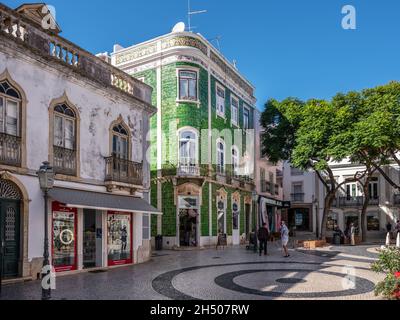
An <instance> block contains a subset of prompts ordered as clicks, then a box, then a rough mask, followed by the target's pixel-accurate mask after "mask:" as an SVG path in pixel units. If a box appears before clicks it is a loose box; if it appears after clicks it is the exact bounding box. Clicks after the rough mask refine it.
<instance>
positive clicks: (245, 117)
mask: <svg viewBox="0 0 400 320" xmlns="http://www.w3.org/2000/svg"><path fill="white" fill-rule="evenodd" d="M243 129H244V130H247V129H250V112H249V110H248V109H247V108H244V109H243Z"/></svg>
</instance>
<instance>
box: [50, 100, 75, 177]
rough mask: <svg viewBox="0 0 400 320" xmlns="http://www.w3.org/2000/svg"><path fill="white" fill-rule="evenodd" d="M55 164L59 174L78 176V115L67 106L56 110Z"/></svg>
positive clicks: (58, 106)
mask: <svg viewBox="0 0 400 320" xmlns="http://www.w3.org/2000/svg"><path fill="white" fill-rule="evenodd" d="M53 125H54V127H53V129H54V130H53V131H54V132H53V153H54V157H53V162H54V163H53V164H54V168H55V171H56V172H57V173H61V174H66V175H75V174H76V167H77V166H76V164H77V161H76V115H75V112H74V111H73V110H72V109H71V108H70V107H69V106H68V105H67V104H66V103H63V104H59V105H56V106H55V108H54V124H53Z"/></svg>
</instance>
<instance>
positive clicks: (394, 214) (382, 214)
mask: <svg viewBox="0 0 400 320" xmlns="http://www.w3.org/2000/svg"><path fill="white" fill-rule="evenodd" d="M331 168H332V170H333V173H334V176H335V177H336V179H337V181H338V183H342V182H345V181H346V180H348V179H351V178H353V177H354V176H355V174H356V173H357V172H363V171H364V168H363V167H362V166H357V165H354V164H351V163H349V162H347V161H343V162H341V163H335V164H331ZM384 170H385V172H386V174H387V175H388V176H389V177H390V178H391V179H392V180H393V181H394V182H395V183H399V182H400V180H399V177H400V176H399V168H398V167H397V166H395V165H391V166H387V167H386V168H385V169H384ZM316 191H317V196H318V198H319V203H318V206H319V207H320V208H323V199H324V197H325V192H326V191H325V190H324V188H323V187H322V183H321V182H319V184H318V186H317V188H316ZM369 193H370V197H371V199H370V202H369V206H368V208H367V221H366V224H367V225H366V229H367V235H366V236H367V240H370V241H374V240H379V241H380V242H384V239H385V237H386V233H387V230H386V226H387V224H388V223H390V224H392V226H393V228H394V226H395V223H396V221H397V220H399V219H400V214H399V209H400V205H399V204H400V201H399V200H400V196H399V194H398V191H396V190H395V189H394V188H393V187H392V186H391V185H390V184H389V183H388V182H387V181H386V179H385V178H384V177H383V176H382V175H381V174H379V173H376V174H375V175H374V176H373V178H372V179H371V182H370V184H369ZM364 199H365V198H364V194H363V188H362V185H361V184H360V183H357V182H349V183H345V184H344V185H343V187H342V188H341V190H340V191H339V192H338V194H337V196H336V200H335V201H334V203H333V206H332V210H331V213H330V215H329V217H328V223H327V235H328V237H331V236H332V234H333V229H334V227H335V226H338V227H339V228H340V229H341V230H342V231H346V229H348V228H349V226H350V224H351V223H354V224H355V226H356V228H357V234H358V235H359V236H361V211H362V207H363V204H364ZM321 219H322V214H321Z"/></svg>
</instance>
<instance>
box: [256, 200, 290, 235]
mask: <svg viewBox="0 0 400 320" xmlns="http://www.w3.org/2000/svg"><path fill="white" fill-rule="evenodd" d="M286 206H287V204H286V203H284V202H283V201H280V200H276V199H272V198H266V197H260V199H259V210H260V223H261V225H263V224H264V223H266V224H267V226H268V228H269V231H270V233H276V232H279V230H280V224H281V221H282V214H281V209H282V208H285V207H286Z"/></svg>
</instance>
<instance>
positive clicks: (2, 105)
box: [0, 81, 21, 137]
mask: <svg viewBox="0 0 400 320" xmlns="http://www.w3.org/2000/svg"><path fill="white" fill-rule="evenodd" d="M20 103H21V98H20V95H19V94H18V92H17V91H16V90H15V89H14V88H12V87H11V86H10V84H9V83H8V82H7V81H4V82H2V83H0V132H1V133H5V134H7V135H10V136H14V137H19V136H20V118H21V117H20Z"/></svg>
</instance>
